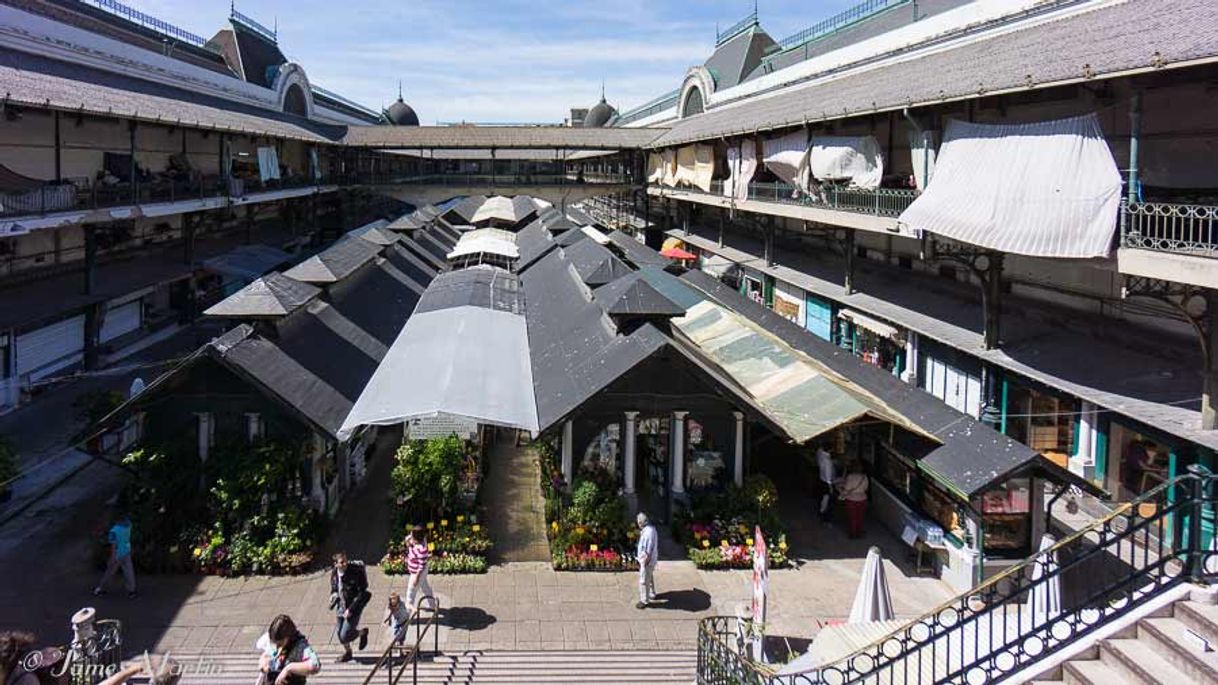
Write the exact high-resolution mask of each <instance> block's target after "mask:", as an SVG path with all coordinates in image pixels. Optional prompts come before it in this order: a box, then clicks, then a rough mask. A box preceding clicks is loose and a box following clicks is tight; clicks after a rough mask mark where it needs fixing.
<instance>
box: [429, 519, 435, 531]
mask: <svg viewBox="0 0 1218 685" xmlns="http://www.w3.org/2000/svg"><path fill="white" fill-rule="evenodd" d="M435 527H436V523H435V521H428V522H427V530H432V529H434V528H435Z"/></svg>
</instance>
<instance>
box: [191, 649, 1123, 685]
mask: <svg viewBox="0 0 1218 685" xmlns="http://www.w3.org/2000/svg"><path fill="white" fill-rule="evenodd" d="M173 658H174V659H176V660H177V661H178V662H179V663H180V664H181V667H182V678H181V680H180V681H179V683H181V685H228V684H230V683H231V684H232V685H249V684H250V683H252V682H254V680H255V679H256V677H257V674H258V655H257V654H253V653H248V654H247V653H239V654H219V655H216V654H175V655H173ZM332 661H333V655H329V654H327V655H326V656H325V657H323V660H322V666H321V672H320V673H318V674H317V675H315V676H311V677H310V678H309V685H327V684H331V685H339V684H341V685H360V684H361V683H363V682H364V678H365V677H367V675H368V673H369V672H370V671H371V670H372V661H371V659H368V658H365V659H362V660H359V661H350V662H348V663H345V664H335V663H332ZM697 662H698V656H697V654H696V653H695V652H693V651H656V650H652V651H614V652H610V651H551V652H542V651H519V652H509V651H480V650H471V651H465V652H460V653H456V654H441V655H438V656H436V657H435V658H434V659H432V660H430V661H420V662H419V677H418V680H417V681H415V680H412V678H411V671H410V669H409V667H408V668H407V670H406V673H405V674H403V675H402V678H401V680H399V681H398V682H399V683H401V684H402V685H406V684H407V683H413V682H418V683H426V684H427V685H439V684H444V685H457V684H465V683H469V684H472V685H482V684H483V683H486V684H488V685H490V684H493V683H517V684H525V683H596V684H597V685H602V684H609V683H622V684H623V685H624V684H626V683H630V684H632V685H635V684H637V683H686V684H688V683H691V682H693V681H694V673H695V671H696V669H697ZM394 675H395V676H396V675H397V672H396V670H395V672H394ZM388 682H389V676H388V674H387V673H384V672H382V673H378V674H377V676H376V678H375V679H374V680H373V683H372V685H378V684H380V683H388ZM1108 685H1112V684H1108Z"/></svg>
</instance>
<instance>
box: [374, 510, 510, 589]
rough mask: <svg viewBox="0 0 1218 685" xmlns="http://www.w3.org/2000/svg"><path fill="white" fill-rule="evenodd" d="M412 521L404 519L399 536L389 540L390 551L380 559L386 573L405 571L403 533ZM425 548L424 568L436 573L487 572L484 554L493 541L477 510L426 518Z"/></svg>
mask: <svg viewBox="0 0 1218 685" xmlns="http://www.w3.org/2000/svg"><path fill="white" fill-rule="evenodd" d="M413 527H414V524H411V523H407V524H406V526H405V530H404V531H403V532H402V534H401V537H400V538H399V539H397V540H393V541H391V542H390V543H389V551H388V552H386V554H385V556H384V558H382V559H381V570H382V571H383V572H384V573H385V574H386V575H402V574H405V573H406V537H407V536H408V535H409V534H410V529H411V528H413ZM424 527H425V528H427V529H428V531H427V548H428V550H430V551H431V553H432V556H431V561H429V562H428V566H427V572H428V573H435V574H457V573H486V569H487V567H488V566H489V564H488V562H487V560H486V555H487V554H489V553H490V551H491V550H492V549H493V548H494V543H493V542H492V541H491V538H490V536H489V535H488V534H487V532H486V529H485V528H483V526H482V524H481V523H479V521H478V516H477V515H476V514H458V515H455V516H453V517H452V518H442V519H440V520H439V521H428V522H427V523H426V524H424Z"/></svg>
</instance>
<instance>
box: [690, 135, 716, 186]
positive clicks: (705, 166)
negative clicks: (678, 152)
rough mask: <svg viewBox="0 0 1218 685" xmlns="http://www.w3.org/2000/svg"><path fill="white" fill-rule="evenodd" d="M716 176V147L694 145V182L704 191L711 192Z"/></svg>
mask: <svg viewBox="0 0 1218 685" xmlns="http://www.w3.org/2000/svg"><path fill="white" fill-rule="evenodd" d="M714 178H715V148H714V147H712V146H710V145H697V146H695V147H694V176H693V179H692V181H691V182H692V183H693V184H694V185H695V186H696V187H698V188H700V189H701V190H702V192H704V193H709V192H710V190H711V181H712V180H714Z"/></svg>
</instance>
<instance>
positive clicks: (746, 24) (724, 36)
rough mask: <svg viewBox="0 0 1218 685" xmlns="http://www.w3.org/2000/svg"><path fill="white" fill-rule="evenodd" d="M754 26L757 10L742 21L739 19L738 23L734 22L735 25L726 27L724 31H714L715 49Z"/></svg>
mask: <svg viewBox="0 0 1218 685" xmlns="http://www.w3.org/2000/svg"><path fill="white" fill-rule="evenodd" d="M756 25H757V10H755V9H754V10H753V11H752V12H750V13H749V15H748V16H746V17H745V18H744V19H741V20H740V21H738V22H736V23H735V24H732V25H731V26H729V27H727V30H726V31H719V30H718V29H716V30H715V47H719V46H720V45H723V44H724V43H726V42H727V41H729V40H731V39H733V38H735V37H736V36H738V35H740V34H741V33H744V32H745V31H747V30H749V29H751V28H753V27H754V26H756Z"/></svg>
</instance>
